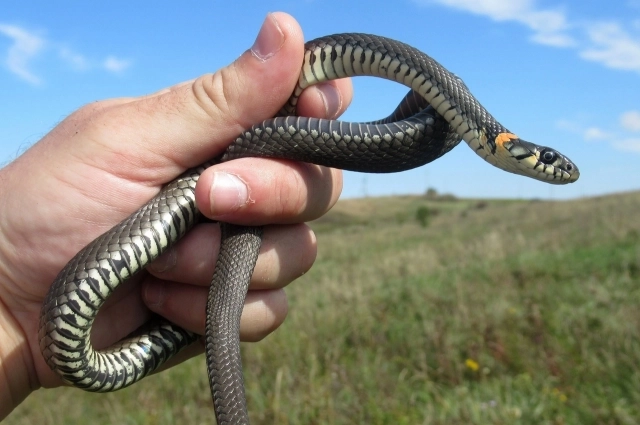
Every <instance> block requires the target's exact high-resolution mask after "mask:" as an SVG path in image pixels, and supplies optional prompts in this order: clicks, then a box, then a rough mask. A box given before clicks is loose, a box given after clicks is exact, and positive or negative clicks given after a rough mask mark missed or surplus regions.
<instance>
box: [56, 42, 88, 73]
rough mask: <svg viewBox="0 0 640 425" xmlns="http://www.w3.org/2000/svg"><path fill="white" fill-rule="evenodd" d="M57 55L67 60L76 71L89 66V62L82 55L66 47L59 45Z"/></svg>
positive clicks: (83, 69)
mask: <svg viewBox="0 0 640 425" xmlns="http://www.w3.org/2000/svg"><path fill="white" fill-rule="evenodd" d="M58 55H59V56H60V59H62V60H64V61H65V62H67V63H68V64H69V65H71V66H72V67H73V69H75V70H76V71H85V70H87V69H89V67H90V66H89V62H88V61H87V59H86V58H85V57H84V56H83V55H81V54H79V53H76V52H74V51H73V50H71V49H69V48H68V47H60V48H59V49H58Z"/></svg>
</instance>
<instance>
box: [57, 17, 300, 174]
mask: <svg viewBox="0 0 640 425" xmlns="http://www.w3.org/2000/svg"><path fill="white" fill-rule="evenodd" d="M221 42H222V41H221ZM303 46H304V42H303V35H302V30H301V28H300V26H299V25H298V23H297V22H296V21H295V20H294V19H293V18H292V17H291V16H289V15H287V14H284V13H273V14H269V15H267V17H266V19H265V21H264V23H263V25H262V28H261V29H260V31H259V33H258V36H257V38H256V40H255V43H254V44H253V46H252V47H251V48H250V49H248V50H247V51H245V52H244V53H243V54H242V55H241V56H240V57H239V58H238V59H237V60H236V61H234V62H233V63H232V64H230V65H228V66H227V67H225V68H222V69H220V70H218V71H217V72H215V73H213V74H206V75H203V76H201V77H199V78H197V79H195V80H192V81H188V82H185V83H181V84H179V85H176V86H174V87H171V88H168V89H165V90H163V91H161V92H158V93H156V94H154V95H151V96H145V97H141V98H133V99H117V100H113V101H106V102H98V104H97V105H96V104H94V105H90V106H89V107H85V108H83V109H84V110H85V111H83V110H82V109H81V110H80V111H78V112H77V113H76V114H74V115H76V116H75V117H73V116H72V117H70V118H75V119H74V120H73V121H74V122H75V123H76V124H77V123H78V122H82V123H84V127H85V128H81V129H78V128H74V130H75V132H76V133H78V130H79V131H80V134H83V135H84V136H86V140H92V141H97V143H93V144H92V143H89V144H85V145H84V146H81V147H80V149H81V150H85V152H78V151H77V150H76V155H77V157H81V158H83V160H84V161H87V162H91V161H92V159H91V158H95V160H94V161H95V162H96V164H89V165H95V166H96V167H98V168H100V169H102V170H105V171H108V172H111V173H114V174H116V175H118V176H120V177H124V178H125V179H127V180H129V181H136V182H142V181H144V182H145V183H146V184H147V185H150V186H158V185H161V184H164V183H166V182H167V181H170V180H172V179H173V178H175V177H176V176H177V175H178V174H180V173H181V172H182V171H184V170H185V169H186V168H189V167H193V166H195V165H198V164H200V163H202V162H204V161H206V160H209V159H211V158H214V157H216V156H218V155H219V154H221V153H222V151H223V150H224V149H225V148H226V147H227V145H228V144H229V142H230V141H231V140H233V139H234V138H235V137H236V136H237V135H238V134H240V133H241V132H242V131H243V130H244V129H246V128H247V127H250V126H251V125H252V124H254V123H256V122H260V121H262V120H264V119H267V118H270V117H272V116H274V115H275V114H276V113H277V112H278V110H279V109H280V107H281V106H282V105H283V104H284V103H285V102H286V100H287V99H288V97H289V96H290V94H291V92H292V91H293V88H294V86H295V84H296V82H297V80H298V75H299V73H300V66H301V64H302V60H303V54H304V49H303ZM100 103H102V105H101V104H100ZM87 109H89V111H86V110H87ZM96 110H98V111H96ZM83 112H86V113H88V114H89V115H90V118H91V119H82V114H83ZM78 115H80V116H79V117H78ZM95 123H99V125H96V124H95ZM107 141H108V143H106V142H107ZM105 149H107V150H109V151H110V154H109V153H105V151H104V150H105ZM98 152H99V153H98ZM123 159H124V161H123ZM98 161H100V163H98Z"/></svg>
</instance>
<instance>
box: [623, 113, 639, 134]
mask: <svg viewBox="0 0 640 425" xmlns="http://www.w3.org/2000/svg"><path fill="white" fill-rule="evenodd" d="M620 125H622V127H623V128H624V129H625V130H628V131H640V111H627V112H625V113H624V114H622V115H621V116H620Z"/></svg>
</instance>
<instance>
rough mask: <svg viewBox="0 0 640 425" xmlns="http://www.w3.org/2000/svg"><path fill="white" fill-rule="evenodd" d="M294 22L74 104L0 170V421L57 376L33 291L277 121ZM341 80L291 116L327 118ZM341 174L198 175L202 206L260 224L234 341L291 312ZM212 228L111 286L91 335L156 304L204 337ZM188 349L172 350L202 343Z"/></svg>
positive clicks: (301, 170) (269, 165) (39, 295)
mask: <svg viewBox="0 0 640 425" xmlns="http://www.w3.org/2000/svg"><path fill="white" fill-rule="evenodd" d="M302 55H303V39H302V31H301V30H300V28H299V26H298V24H297V23H296V22H295V21H294V20H293V18H291V17H290V16H288V15H285V14H281V13H276V14H272V15H269V16H268V17H267V19H266V21H265V24H264V25H263V27H262V29H261V31H260V34H259V36H258V39H257V40H256V43H255V44H254V46H253V47H252V49H251V50H249V51H247V52H245V53H244V54H243V55H242V56H241V57H240V58H238V59H237V60H236V61H235V62H234V63H233V64H231V65H230V66H228V67H226V68H224V69H221V70H219V71H218V72H216V73H215V74H212V75H205V76H202V77H200V78H198V79H196V80H193V81H189V82H185V83H182V84H179V85H177V86H174V87H171V88H169V89H166V90H162V91H160V92H158V93H155V94H153V95H150V96H145V97H141V98H127V99H112V100H106V101H101V102H96V103H92V104H90V105H87V106H84V107H82V108H81V109H80V110H78V111H76V112H75V113H73V114H72V115H70V116H69V117H68V118H67V119H65V120H64V121H63V122H62V123H60V125H58V126H57V127H56V128H54V129H53V130H52V131H51V132H50V133H49V134H48V135H46V136H45V137H44V138H43V139H42V140H41V141H39V142H38V143H37V144H36V145H34V146H33V147H32V148H31V149H29V150H28V151H27V152H25V153H24V154H23V155H22V156H21V157H19V158H18V159H16V160H15V161H14V162H13V163H11V164H9V165H8V166H6V167H5V168H4V169H2V170H0V419H1V418H3V417H4V416H6V415H7V414H8V413H9V412H10V411H11V410H12V409H13V407H15V406H16V405H17V404H19V403H20V401H22V400H23V399H24V398H25V397H26V396H27V395H28V394H29V393H30V392H31V391H33V390H34V389H36V388H39V387H41V386H44V387H53V386H58V385H60V384H61V383H62V381H61V380H60V379H59V378H58V377H57V375H56V374H55V373H53V372H52V371H51V370H50V369H49V367H48V366H47V365H46V363H45V362H44V359H43V358H42V355H41V354H40V349H39V344H38V321H39V316H40V308H41V304H42V300H43V298H44V296H45V294H46V292H47V290H48V288H49V286H50V285H51V282H52V281H53V279H54V278H55V276H56V275H57V273H58V272H59V271H60V270H61V269H62V267H63V266H64V265H65V264H66V263H67V261H69V259H71V257H73V255H74V254H75V253H76V252H78V251H79V250H80V249H81V248H83V247H84V246H85V245H86V244H87V243H88V242H90V241H91V240H93V239H94V238H96V237H97V236H99V235H100V234H102V233H103V232H105V231H107V230H109V229H110V228H111V227H112V226H113V225H115V224H117V223H118V222H120V221H121V220H122V219H123V218H125V217H127V216H128V215H129V214H131V213H132V212H133V211H135V210H136V209H138V208H139V207H140V206H141V205H142V204H144V203H145V202H146V201H147V200H148V199H150V198H151V197H153V196H154V195H155V194H156V193H157V192H158V190H159V189H160V188H161V187H162V185H163V184H165V183H167V182H169V181H171V180H173V179H174V178H175V177H177V176H178V175H179V174H181V173H182V172H183V171H184V170H185V169H187V168H189V167H192V166H195V165H197V164H199V163H201V162H203V161H204V160H207V159H210V158H214V157H216V156H218V155H219V154H220V153H221V152H223V151H224V149H225V148H226V146H227V145H228V144H229V143H230V142H231V141H232V140H233V139H234V138H235V136H237V135H238V134H239V133H240V132H241V131H242V130H243V129H245V128H247V127H249V126H250V125H251V124H253V123H256V122H260V121H262V120H264V119H266V118H269V117H271V116H273V115H274V114H275V113H276V112H277V111H278V109H279V108H280V106H281V105H283V104H284V103H285V101H286V100H287V98H288V96H289V95H290V93H291V91H292V90H293V87H294V85H295V83H296V82H297V79H298V73H299V70H300V64H301V63H302ZM351 95H352V91H351V86H350V83H349V82H348V81H335V82H332V83H326V84H323V85H320V86H316V87H314V88H311V89H310V90H307V91H305V93H304V94H303V95H302V97H301V99H300V103H299V106H298V112H299V113H300V114H301V115H307V116H317V117H325V118H335V117H336V116H338V115H339V114H340V113H342V112H343V111H344V109H345V108H346V106H347V105H348V104H349V103H350V100H351ZM341 178H342V177H341V173H340V172H339V171H336V170H331V169H327V168H323V167H319V166H314V165H308V164H300V163H293V162H288V161H278V160H268V159H258V158H246V159H241V160H236V161H231V162H228V163H223V164H218V165H216V166H214V167H211V168H210V169H208V170H207V171H205V172H204V173H203V174H202V176H201V177H200V180H199V181H198V185H197V187H196V200H197V203H198V206H199V208H200V209H201V211H202V212H203V214H204V215H206V216H208V217H209V218H212V219H216V220H223V221H228V222H233V223H237V224H247V225H264V224H271V225H270V226H267V227H266V228H265V232H264V241H263V244H262V248H261V254H260V257H259V259H258V263H257V265H256V269H255V271H254V275H253V278H252V282H251V287H250V292H249V294H248V295H247V300H246V305H245V310H244V312H243V315H242V323H241V338H242V339H243V340H245V341H257V340H259V339H261V338H263V337H264V336H266V335H267V334H268V333H270V332H271V331H273V330H274V329H275V328H277V327H278V326H279V325H280V323H282V321H283V320H284V317H285V315H286V312H287V303H286V297H285V295H284V292H283V290H282V288H283V287H284V286H286V285H287V284H288V283H289V282H291V281H292V280H294V279H295V278H297V277H298V276H300V275H301V274H303V273H304V272H305V271H306V270H308V268H309V267H310V266H311V264H312V262H313V260H314V259H315V253H316V251H315V249H316V248H315V239H314V236H313V233H312V232H311V230H310V229H309V228H308V227H307V226H306V225H304V224H299V223H303V222H304V221H308V220H311V219H314V218H317V217H318V216H320V215H322V214H324V213H325V212H326V211H327V210H328V208H330V207H331V206H332V205H333V204H334V203H335V201H336V199H337V197H338V195H339V192H340V189H341V185H342V180H341ZM218 242H219V228H218V226H217V225H216V224H201V225H199V226H197V227H196V228H195V229H194V230H193V231H192V232H190V233H189V234H188V235H187V236H186V237H185V238H184V239H183V240H181V241H180V242H179V243H178V244H177V246H176V247H175V248H174V249H172V250H171V251H170V252H168V253H166V254H164V255H163V256H162V257H160V258H158V259H157V260H156V261H155V262H154V264H153V265H152V266H151V267H150V269H149V271H150V273H144V274H142V275H141V276H140V277H139V278H138V279H136V280H135V281H133V282H132V283H131V284H127V285H124V287H123V288H118V290H117V291H116V293H115V294H114V296H113V297H112V298H111V299H109V301H108V303H107V305H106V306H105V308H103V310H101V312H100V315H99V316H98V318H97V319H96V321H95V324H94V327H93V333H92V341H93V344H94V345H95V346H96V347H97V348H101V347H105V346H108V345H110V344H112V343H114V342H115V341H117V340H119V339H121V338H122V337H124V336H125V335H127V334H129V333H130V332H131V331H133V330H134V329H136V328H137V327H139V326H140V325H141V324H142V323H144V322H145V321H146V320H147V319H148V317H149V316H150V314H151V313H150V312H151V311H153V312H156V313H159V314H161V315H163V316H164V317H166V318H167V319H169V320H171V321H172V322H174V323H176V324H178V325H180V326H182V327H184V328H186V329H189V330H192V331H194V332H197V333H200V334H202V333H204V323H205V318H204V311H205V304H206V294H207V286H208V284H209V282H210V279H211V276H212V274H213V268H214V265H215V260H216V257H217V252H218ZM201 350H202V347H201V346H200V345H199V344H196V345H195V347H194V348H193V349H191V350H189V349H187V350H185V351H186V352H185V353H184V354H183V355H182V358H186V356H190V355H193V354H195V352H196V351H201Z"/></svg>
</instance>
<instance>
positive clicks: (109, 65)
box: [102, 56, 131, 73]
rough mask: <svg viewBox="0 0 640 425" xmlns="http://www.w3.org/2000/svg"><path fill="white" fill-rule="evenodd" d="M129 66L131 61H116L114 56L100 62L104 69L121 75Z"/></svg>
mask: <svg viewBox="0 0 640 425" xmlns="http://www.w3.org/2000/svg"><path fill="white" fill-rule="evenodd" d="M130 65H131V61H128V60H125V59H118V58H117V57H115V56H108V57H107V58H106V59H105V60H104V62H102V66H103V67H104V69H106V70H107V71H110V72H114V73H121V72H122V71H124V70H125V69H127V68H129V66H130Z"/></svg>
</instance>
